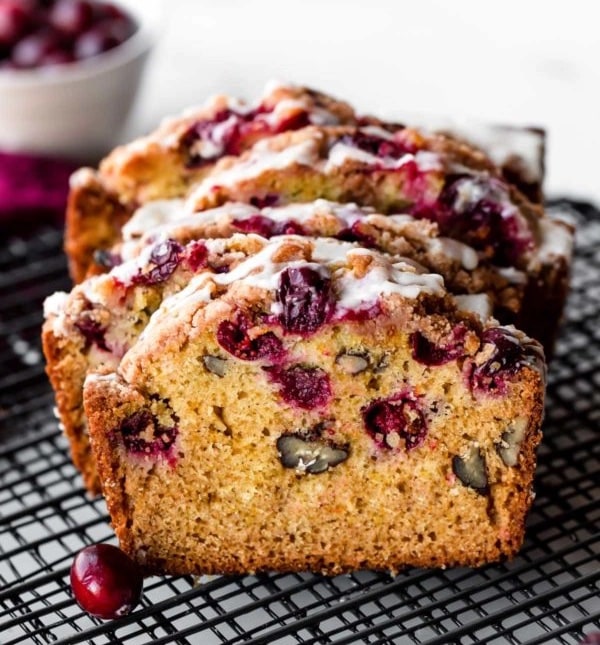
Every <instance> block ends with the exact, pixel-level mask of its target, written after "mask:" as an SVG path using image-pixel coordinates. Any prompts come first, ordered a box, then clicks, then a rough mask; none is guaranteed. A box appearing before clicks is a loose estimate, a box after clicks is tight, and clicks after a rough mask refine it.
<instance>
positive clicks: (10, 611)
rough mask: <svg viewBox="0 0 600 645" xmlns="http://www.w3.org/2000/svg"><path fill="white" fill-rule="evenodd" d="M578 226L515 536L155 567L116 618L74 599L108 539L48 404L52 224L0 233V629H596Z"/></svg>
mask: <svg viewBox="0 0 600 645" xmlns="http://www.w3.org/2000/svg"><path fill="white" fill-rule="evenodd" d="M561 207H562V208H563V210H564V209H565V208H566V209H569V210H570V212H571V214H572V217H573V218H574V220H575V221H576V224H577V227H578V235H577V254H576V261H575V264H574V268H573V280H572V291H571V295H570V300H569V306H568V309H567V320H566V322H565V324H564V327H563V330H562V334H561V338H560V340H559V342H558V346H557V351H556V356H555V359H554V361H553V363H552V365H551V369H550V375H549V386H548V397H547V409H546V419H545V422H544V432H545V436H544V440H543V443H542V445H541V447H540V449H539V465H538V473H537V478H536V492H537V497H536V500H535V503H534V506H533V509H532V512H531V513H530V516H529V520H528V528H527V538H526V542H525V545H524V547H523V550H522V551H521V553H520V554H519V556H518V557H517V558H516V559H515V560H514V561H512V562H510V563H506V564H499V565H492V566H486V567H483V568H480V569H475V570H470V569H448V570H425V569H409V570H407V571H404V572H402V573H400V574H399V575H397V576H396V577H393V578H392V577H390V576H388V575H386V574H384V573H375V572H369V571H361V572H357V573H355V574H351V575H344V576H337V577H332V578H329V577H324V576H319V575H312V574H270V575H258V576H240V577H231V576H226V577H210V578H209V577H205V578H200V579H192V578H190V577H179V578H172V577H164V578H160V577H154V578H150V579H148V580H147V581H146V584H145V589H144V595H143V599H142V602H141V604H140V605H139V606H138V608H137V609H136V610H135V611H134V612H133V613H132V614H131V615H129V616H127V617H124V618H122V619H119V620H116V621H109V622H103V621H100V620H97V619H95V618H92V617H90V616H88V615H87V614H86V613H85V612H83V611H82V610H81V609H80V608H79V607H78V606H77V604H76V603H75V601H74V599H73V596H72V593H71V590H70V587H69V567H70V564H71V560H72V557H73V555H74V554H75V553H76V552H77V551H78V550H79V549H81V548H82V547H84V546H86V545H88V544H91V543H96V542H103V541H109V542H112V541H114V536H113V533H112V531H111V528H110V525H109V521H108V516H107V513H106V508H105V505H104V502H103V501H102V500H101V499H91V498H89V497H88V496H87V495H86V493H85V491H84V489H83V487H82V483H81V479H80V477H79V475H78V473H77V471H76V470H75V469H74V467H73V465H72V464H71V461H70V459H69V455H68V448H67V444H66V441H65V439H64V437H63V436H62V434H61V432H60V429H59V427H58V422H57V421H56V419H55V417H54V415H53V395H52V392H51V390H50V387H49V384H48V381H47V378H46V376H45V374H44V367H43V357H42V354H41V350H40V343H39V331H40V325H41V321H42V301H43V299H44V297H45V296H46V295H48V294H50V293H51V292H53V291H55V290H61V289H68V288H69V279H68V276H67V272H66V263H65V259H64V256H63V254H62V250H61V246H62V232H61V231H60V230H58V229H55V228H43V229H41V230H38V231H35V232H34V234H32V235H30V236H29V237H25V236H17V235H10V236H4V239H3V240H2V241H1V242H0V643H2V644H3V645H16V644H17V643H33V644H42V643H60V644H62V645H66V644H70V643H92V644H94V645H100V644H102V643H111V644H112V643H124V644H127V645H133V644H136V643H149V642H152V643H154V644H156V645H159V644H162V643H178V644H194V643H201V644H202V645H211V644H213V643H215V644H218V643H230V644H238V643H269V644H270V643H278V644H295V643H303V644H322V643H337V644H339V645H341V644H343V643H367V644H370V643H382V644H387V643H427V644H428V645H434V644H438V645H442V644H444V645H446V644H451V643H458V644H460V645H468V644H471V643H478V644H483V643H490V644H498V643H511V644H512V643H515V644H516V643H519V644H522V643H528V644H529V645H534V644H537V643H566V644H577V643H579V642H581V640H582V639H583V638H584V637H585V636H586V635H588V634H591V633H595V632H597V631H599V630H600V501H599V497H600V441H599V440H598V439H599V427H600V324H599V323H600V212H599V211H598V210H596V209H595V208H594V207H592V206H590V205H588V204H582V203H577V204H574V203H566V202H562V204H561Z"/></svg>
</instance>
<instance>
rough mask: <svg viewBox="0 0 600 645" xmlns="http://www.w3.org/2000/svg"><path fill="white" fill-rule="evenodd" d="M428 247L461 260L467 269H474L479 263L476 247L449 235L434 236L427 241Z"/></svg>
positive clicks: (435, 251) (430, 249)
mask: <svg viewBox="0 0 600 645" xmlns="http://www.w3.org/2000/svg"><path fill="white" fill-rule="evenodd" d="M427 248H428V249H429V251H431V252H432V253H440V254H442V255H444V256H446V257H449V258H452V259H453V260H456V261H457V262H460V264H461V266H463V267H464V268H465V269H467V271H472V270H473V269H475V268H477V266H478V264H479V257H478V255H477V251H475V249H473V248H471V247H470V246H467V245H466V244H463V243H462V242H459V241H458V240H453V239H452V238H449V237H436V238H433V239H431V240H429V242H428V243H427Z"/></svg>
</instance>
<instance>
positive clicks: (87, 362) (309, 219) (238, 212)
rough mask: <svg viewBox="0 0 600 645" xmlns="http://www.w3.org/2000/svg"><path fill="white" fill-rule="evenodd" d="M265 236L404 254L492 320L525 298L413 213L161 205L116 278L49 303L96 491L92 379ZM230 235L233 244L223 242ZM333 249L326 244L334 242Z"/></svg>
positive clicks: (49, 349)
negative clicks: (89, 417)
mask: <svg viewBox="0 0 600 645" xmlns="http://www.w3.org/2000/svg"><path fill="white" fill-rule="evenodd" d="M252 231H256V232H257V233H260V234H262V235H263V236H265V237H271V236H273V235H274V234H276V233H293V232H295V233H297V234H301V235H306V236H331V237H334V238H338V239H343V240H344V239H345V240H347V239H351V240H355V241H357V242H359V243H361V244H363V245H366V246H371V247H373V248H377V249H380V250H383V251H386V252H388V253H391V254H393V255H395V256H406V258H407V261H413V262H418V263H420V264H421V265H423V267H425V268H426V269H428V270H430V271H433V272H435V273H443V274H444V275H445V276H446V281H447V284H448V285H449V288H450V291H452V292H453V293H456V294H464V295H461V296H460V297H459V301H460V306H461V307H463V308H465V309H468V310H473V311H476V312H477V313H478V314H479V315H481V316H482V317H483V318H487V317H489V315H490V313H491V311H492V309H493V308H494V307H495V306H496V305H499V306H500V307H504V306H510V304H511V303H512V302H517V301H518V299H519V291H518V290H515V287H514V285H512V284H511V283H509V282H508V281H507V280H505V279H504V278H503V277H502V276H501V275H499V274H497V272H495V271H494V270H493V269H491V268H490V267H486V266H483V265H482V266H479V262H478V258H477V253H476V252H475V251H474V250H473V249H471V248H469V247H468V246H466V245H464V244H461V243H459V242H456V241H454V240H450V239H446V238H442V237H440V236H439V235H438V232H437V227H436V225H435V224H432V223H430V222H426V221H418V220H415V219H414V218H412V217H411V216H408V215H394V216H383V215H378V214H376V213H374V212H373V211H372V209H363V208H359V207H358V206H356V205H353V204H335V203H331V202H326V201H324V200H317V202H315V203H314V204H297V205H292V206H287V207H283V208H265V209H262V210H260V209H257V208H255V207H253V206H249V205H246V204H227V205H225V206H223V207H220V208H217V209H214V210H209V211H204V212H202V213H193V214H191V215H190V214H189V212H188V211H187V210H186V205H185V203H184V202H181V201H174V200H171V201H162V202H151V203H149V204H147V205H146V206H143V207H141V208H140V209H138V211H137V212H136V213H135V214H134V216H133V217H132V218H131V220H130V221H129V222H128V223H127V224H126V225H125V226H124V228H123V233H124V237H125V240H124V243H123V244H122V245H121V246H120V247H115V248H114V249H113V252H111V253H105V254H104V257H103V261H104V263H105V264H106V265H107V267H108V266H111V267H112V269H111V271H110V272H109V273H106V274H102V275H99V276H92V277H90V278H88V279H87V280H85V281H84V282H83V283H81V284H80V285H78V286H76V287H75V288H74V289H73V291H72V292H71V294H69V295H68V296H67V295H66V294H59V295H56V296H54V297H52V298H51V299H49V300H48V302H47V306H46V318H47V321H46V324H45V326H44V331H43V346H44V349H45V354H46V359H47V372H48V374H49V376H50V380H51V382H52V384H53V386H54V388H55V390H56V393H57V407H58V411H59V415H60V418H61V422H62V424H63V426H64V427H65V431H66V435H67V437H68V438H69V440H70V443H71V452H72V454H73V459H74V462H75V464H76V466H77V467H78V468H79V469H80V470H81V471H82V473H83V478H84V482H85V484H86V486H87V487H88V489H89V490H90V491H91V492H99V483H98V480H97V477H96V472H95V466H94V460H93V457H92V455H91V453H90V448H89V443H88V439H87V425H86V420H85V415H84V413H83V404H82V398H81V393H82V389H83V382H84V379H85V376H86V374H87V373H89V372H92V371H103V370H106V369H114V368H115V367H116V366H117V365H118V363H119V361H120V359H121V357H122V356H123V354H124V353H125V352H126V351H127V350H128V349H129V348H130V347H131V346H132V345H133V344H134V343H135V341H136V339H137V337H138V335H139V334H140V333H141V331H142V330H143V329H144V327H145V325H146V324H147V322H148V320H149V319H150V316H151V315H152V313H153V312H154V311H155V310H156V309H157V307H158V306H159V304H160V302H161V301H162V299H163V297H165V296H168V295H171V294H173V293H176V292H177V291H179V290H180V289H181V288H183V287H184V286H185V285H186V284H187V281H188V280H189V279H190V277H191V276H192V275H194V274H195V273H197V272H199V271H216V272H218V273H222V272H227V271H229V270H230V269H231V268H232V267H233V266H234V264H235V262H237V261H239V260H240V259H243V258H244V257H245V256H246V255H250V254H252V253H254V252H256V250H259V249H260V248H262V246H261V245H262V244H264V243H265V242H266V240H265V239H264V238H263V237H258V236H256V235H249V236H245V235H243V234H241V233H242V232H244V233H246V232H247V233H251V232H252ZM214 238H226V239H214ZM324 243H325V242H324Z"/></svg>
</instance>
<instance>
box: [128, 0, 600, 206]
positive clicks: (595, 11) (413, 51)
mask: <svg viewBox="0 0 600 645" xmlns="http://www.w3.org/2000/svg"><path fill="white" fill-rule="evenodd" d="M140 1H143V0H140ZM165 14H166V15H165V18H166V20H165V25H164V31H163V34H162V37H161V40H160V41H159V43H158V45H157V48H156V50H155V52H154V54H153V57H152V59H151V61H150V65H149V68H148V73H147V74H146V77H145V81H144V84H143V86H142V91H141V93H140V96H139V101H138V103H137V104H136V108H135V110H134V117H133V119H132V120H131V121H130V125H129V127H128V129H127V131H126V134H125V137H131V136H133V135H134V134H138V133H140V132H143V131H146V130H149V129H152V128H153V127H154V126H155V125H156V124H157V122H158V121H159V120H160V118H161V117H162V116H164V115H166V114H169V113H176V112H177V111H179V110H180V109H181V108H183V107H185V106H187V105H191V104H198V103H201V102H203V100H204V99H205V98H206V97H207V96H208V95H210V94H213V93H216V92H226V93H232V94H236V95H241V96H244V97H246V98H254V97H257V96H259V95H260V93H261V91H262V88H263V86H264V84H265V82H266V81H267V80H269V79H271V78H276V79H279V80H289V81H292V82H294V83H299V84H307V85H310V86H313V87H315V88H318V89H321V90H323V91H326V92H328V93H331V94H333V95H335V96H338V97H339V98H344V99H347V100H349V101H350V102H352V103H353V104H354V105H355V106H356V107H357V108H359V109H360V110H361V111H365V112H376V113H378V114H380V115H382V116H388V117H393V116H394V115H397V116H398V117H400V116H401V115H403V114H405V113H406V112H409V113H424V114H430V115H440V114H441V115H451V116H456V117H474V118H476V119H478V120H484V121H490V122H505V123H515V124H529V125H541V126H543V127H545V128H547V130H548V131H549V136H550V139H549V155H548V177H547V192H548V194H550V195H558V194H560V195H570V196H574V197H580V198H587V199H592V200H595V201H596V202H599V203H600V178H599V175H600V161H599V157H600V71H599V67H598V63H599V62H600V2H598V1H597V0H570V1H566V2H565V0H561V1H558V0H551V1H546V2H543V1H541V0H503V1H502V2H493V3H492V2H486V1H485V0H478V1H476V0H411V1H410V2H408V1H405V0H402V1H394V0H387V1H384V0H361V1H359V0H345V1H342V0H321V1H318V0H304V1H303V2H290V1H286V0H165Z"/></svg>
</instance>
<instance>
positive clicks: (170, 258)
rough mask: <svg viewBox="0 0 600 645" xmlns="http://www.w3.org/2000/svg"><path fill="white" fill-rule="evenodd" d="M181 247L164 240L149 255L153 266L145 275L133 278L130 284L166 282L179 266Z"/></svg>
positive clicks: (173, 241) (177, 243)
mask: <svg viewBox="0 0 600 645" xmlns="http://www.w3.org/2000/svg"><path fill="white" fill-rule="evenodd" d="M182 253H183V247H182V246H181V244H179V242H176V241H175V240H165V241H164V242H160V243H159V244H157V245H156V246H155V247H154V248H153V249H152V251H151V253H150V263H151V264H153V265H154V266H153V267H152V268H151V269H150V270H149V271H146V273H142V272H141V271H140V273H138V274H137V275H135V276H133V278H132V280H131V282H132V284H142V285H153V284H159V283H161V282H164V281H165V280H168V279H169V278H170V277H171V275H172V274H173V272H174V271H175V269H176V268H177V267H178V266H179V263H180V261H181V255H182Z"/></svg>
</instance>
